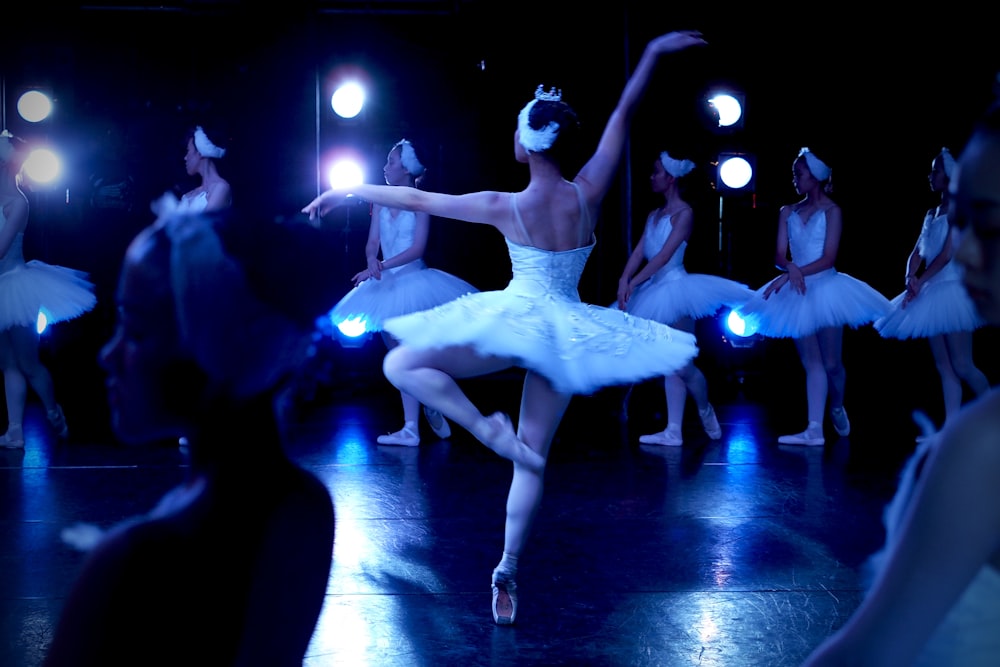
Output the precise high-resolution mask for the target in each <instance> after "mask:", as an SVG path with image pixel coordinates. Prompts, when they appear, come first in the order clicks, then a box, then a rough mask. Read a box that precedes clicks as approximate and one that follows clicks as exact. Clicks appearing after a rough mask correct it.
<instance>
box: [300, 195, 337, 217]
mask: <svg viewBox="0 0 1000 667" xmlns="http://www.w3.org/2000/svg"><path fill="white" fill-rule="evenodd" d="M347 197H348V194H347V193H346V192H340V191H337V190H327V191H326V192H324V193H323V194H321V195H320V196H319V197H316V198H315V199H313V200H312V201H311V202H309V203H308V204H306V206H305V207H304V208H303V209H302V212H303V213H306V214H307V215H308V216H309V219H310V220H316V218H317V217H319V218H322V217H323V216H324V215H326V214H327V213H329V212H330V211H331V210H333V209H335V208H337V207H338V206H343V205H344V204H345V203H346V200H347Z"/></svg>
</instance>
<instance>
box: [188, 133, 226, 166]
mask: <svg viewBox="0 0 1000 667" xmlns="http://www.w3.org/2000/svg"><path fill="white" fill-rule="evenodd" d="M194 147H195V148H197V149H198V153H200V154H201V156H202V157H210V158H213V159H217V158H220V157H222V156H224V155H225V154H226V149H225V148H219V147H218V146H216V145H215V144H213V143H212V140H211V139H209V138H208V135H207V134H205V130H203V129H201V125H199V126H198V127H196V128H195V130H194Z"/></svg>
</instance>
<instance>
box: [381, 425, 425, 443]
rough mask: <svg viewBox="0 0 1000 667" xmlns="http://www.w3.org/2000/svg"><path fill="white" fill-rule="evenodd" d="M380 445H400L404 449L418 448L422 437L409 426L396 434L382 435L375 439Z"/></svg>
mask: <svg viewBox="0 0 1000 667" xmlns="http://www.w3.org/2000/svg"><path fill="white" fill-rule="evenodd" d="M375 441H376V442H378V444H380V445H400V446H402V447H416V446H417V445H419V444H420V436H419V435H417V434H416V432H414V430H413V429H411V428H410V427H409V426H404V427H403V428H401V429H399V430H398V431H396V432H395V433H389V434H387V435H380V436H379V437H378V438H376V439H375Z"/></svg>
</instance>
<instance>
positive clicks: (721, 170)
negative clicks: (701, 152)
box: [715, 153, 756, 194]
mask: <svg viewBox="0 0 1000 667" xmlns="http://www.w3.org/2000/svg"><path fill="white" fill-rule="evenodd" d="M755 163H756V160H755V159H754V157H753V156H752V155H750V154H749V153H720V154H719V158H718V162H717V163H716V180H715V188H716V190H718V192H719V194H738V193H743V192H753V190H754V187H755V185H756V178H755V177H756V173H755V170H756V164H755Z"/></svg>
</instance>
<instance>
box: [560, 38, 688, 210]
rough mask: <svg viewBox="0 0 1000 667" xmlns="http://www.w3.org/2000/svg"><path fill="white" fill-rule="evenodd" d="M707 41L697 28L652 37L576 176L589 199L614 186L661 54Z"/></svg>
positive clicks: (599, 196) (595, 198) (593, 199)
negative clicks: (634, 117) (634, 118)
mask: <svg viewBox="0 0 1000 667" xmlns="http://www.w3.org/2000/svg"><path fill="white" fill-rule="evenodd" d="M704 44H706V42H705V40H704V39H702V37H701V33H700V32H698V31H695V30H681V31H677V32H669V33H667V34H665V35H661V36H659V37H657V38H655V39H653V40H651V41H650V42H649V43H648V44H647V45H646V48H645V50H644V51H643V52H642V57H641V58H640V59H639V64H638V65H636V68H635V71H634V72H633V73H632V76H631V77H629V80H628V81H627V82H626V83H625V88H624V89H623V90H622V94H621V97H620V98H619V99H618V104H617V106H615V108H614V110H613V111H612V112H611V116H610V117H609V118H608V123H607V125H606V126H605V127H604V133H603V134H602V135H601V140H600V141H599V142H598V144H597V150H596V151H594V154H593V156H591V158H590V159H589V160H588V161H587V163H586V164H584V165H583V168H582V169H580V173H579V174H577V176H576V179H575V180H576V182H577V183H578V184H579V185H580V186H581V187H582V188H583V191H584V195H585V196H586V198H587V200H588V201H590V202H599V201H600V200H601V199H603V197H604V195H605V194H606V193H607V191H608V188H609V187H610V186H611V178H612V176H613V175H614V172H615V170H616V169H617V167H618V162H619V160H620V159H621V156H622V149H623V147H624V145H625V137H626V136H627V134H628V125H629V122H630V121H631V120H632V115H633V113H634V111H635V108H636V105H637V104H638V103H639V100H640V99H641V98H642V95H643V93H644V92H645V91H646V86H647V85H648V84H649V78H650V76H651V75H652V73H653V68H654V66H655V65H656V61H657V60H658V59H659V57H660V56H661V55H663V54H665V53H672V52H674V51H681V50H683V49H686V48H688V47H691V46H701V45H704Z"/></svg>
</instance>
